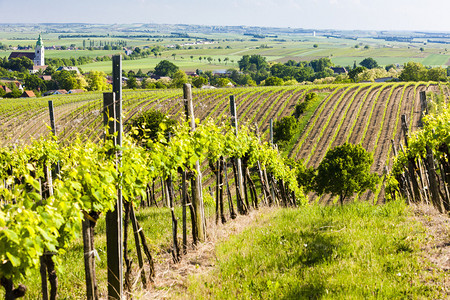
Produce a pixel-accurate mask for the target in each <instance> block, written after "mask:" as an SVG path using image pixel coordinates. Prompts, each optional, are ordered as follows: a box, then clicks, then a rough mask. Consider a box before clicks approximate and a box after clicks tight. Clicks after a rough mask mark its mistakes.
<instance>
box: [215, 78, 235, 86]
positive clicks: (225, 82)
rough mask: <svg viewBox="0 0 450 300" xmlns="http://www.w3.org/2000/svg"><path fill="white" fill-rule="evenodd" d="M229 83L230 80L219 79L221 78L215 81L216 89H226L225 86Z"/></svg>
mask: <svg viewBox="0 0 450 300" xmlns="http://www.w3.org/2000/svg"><path fill="white" fill-rule="evenodd" d="M230 82H231V81H230V79H228V78H225V77H221V78H218V79H217V81H216V85H217V86H218V87H226V86H228V84H230Z"/></svg>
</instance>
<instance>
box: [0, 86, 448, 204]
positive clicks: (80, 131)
mask: <svg viewBox="0 0 450 300" xmlns="http://www.w3.org/2000/svg"><path fill="white" fill-rule="evenodd" d="M309 91H316V92H320V93H321V94H323V95H324V97H323V100H322V102H321V103H320V104H319V105H318V106H317V108H316V109H315V111H314V113H313V115H312V116H311V117H310V119H309V120H305V122H307V123H306V126H305V127H304V128H303V131H302V132H301V134H300V136H299V138H298V139H297V140H296V141H295V143H294V144H293V146H292V148H291V149H288V151H287V152H288V153H289V156H290V157H292V158H295V159H297V160H303V161H304V163H305V164H306V165H307V166H314V167H317V166H318V164H319V163H320V161H321V160H322V159H323V157H324V155H325V153H326V152H327V151H328V150H329V149H331V148H333V147H335V146H337V145H341V144H343V143H344V142H350V143H355V144H358V143H359V144H361V145H362V146H363V147H364V148H365V149H366V150H368V151H370V152H372V153H373V155H374V164H373V166H372V171H374V172H376V173H377V174H379V175H380V176H382V174H383V172H384V171H385V167H388V168H389V167H390V165H391V164H392V156H393V154H392V150H391V149H392V148H391V140H394V141H395V143H396V144H399V142H400V140H401V139H402V134H401V124H400V121H399V120H400V116H401V115H402V114H405V115H407V121H408V122H409V128H410V130H412V131H414V130H415V129H416V128H417V126H418V121H419V119H420V115H421V111H420V103H419V92H420V91H427V92H428V91H434V92H442V93H444V92H445V93H446V92H447V88H446V86H444V87H440V86H438V85H435V84H428V83H383V84H381V83H378V84H367V83H366V84H347V85H327V86H325V85H324V86H313V85H312V86H289V87H254V88H234V89H214V90H195V91H194V95H193V96H194V103H195V113H196V117H197V118H199V119H200V120H205V119H207V118H212V119H214V120H215V121H216V122H217V123H220V122H222V121H226V119H227V118H228V116H229V109H230V108H229V96H230V95H235V97H236V101H237V110H238V115H239V120H240V122H246V123H248V124H249V125H252V126H255V125H257V126H258V128H259V130H260V133H261V136H262V137H263V138H264V139H266V140H267V139H268V131H269V120H270V119H274V120H277V119H280V118H282V117H284V116H288V115H292V114H293V111H294V108H295V105H296V104H297V103H298V102H299V101H303V97H304V95H305V94H306V93H307V92H309ZM48 100H52V101H53V103H54V107H55V119H56V130H57V136H58V138H59V139H60V140H61V141H63V142H64V141H70V140H71V139H74V138H75V137H76V136H81V137H82V138H91V139H94V140H98V139H100V138H101V137H102V132H103V131H102V115H101V112H102V101H103V100H102V94H100V93H84V94H78V95H69V96H51V97H46V98H39V99H33V100H25V99H20V100H14V101H11V100H6V99H5V100H2V102H1V105H0V120H1V121H0V122H1V136H2V137H3V139H2V140H1V141H0V142H1V144H2V145H3V146H6V145H11V144H15V143H22V142H23V143H26V142H28V141H29V140H30V139H31V138H38V137H39V136H41V135H45V134H47V133H48V124H49V122H50V121H49V116H48V109H47V101H48ZM123 108H124V123H125V130H128V127H127V126H126V125H127V122H128V121H129V120H130V119H131V118H133V117H135V116H137V115H139V114H140V113H141V112H142V111H146V110H149V109H156V110H161V111H163V112H167V113H168V114H170V115H172V116H173V118H175V119H181V118H182V117H183V110H184V107H183V102H182V91H181V90H167V91H151V90H138V91H130V90H125V91H124V94H123ZM380 191H381V188H380V189H379V190H378V191H377V193H376V195H373V194H371V193H370V194H366V195H363V196H361V197H363V198H364V199H369V198H372V199H373V197H374V196H375V197H379V199H381V198H382V197H383V196H384V195H383V193H380ZM312 199H313V198H312ZM326 201H331V199H328V200H326Z"/></svg>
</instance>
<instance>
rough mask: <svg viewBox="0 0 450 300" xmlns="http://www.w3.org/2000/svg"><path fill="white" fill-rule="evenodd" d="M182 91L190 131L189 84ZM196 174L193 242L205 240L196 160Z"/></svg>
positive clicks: (203, 211)
mask: <svg viewBox="0 0 450 300" xmlns="http://www.w3.org/2000/svg"><path fill="white" fill-rule="evenodd" d="M183 92H184V111H185V115H186V120H187V121H188V122H189V123H190V127H191V131H194V130H195V116H194V105H193V103H192V87H191V85H190V84H188V83H185V84H184V87H183ZM195 171H196V174H195V175H194V176H193V178H192V179H191V190H192V207H193V211H194V216H193V217H194V218H195V220H194V222H193V224H195V230H193V238H194V243H196V242H197V241H204V240H206V221H205V210H204V206H203V195H202V173H201V170H200V163H199V161H196V163H195Z"/></svg>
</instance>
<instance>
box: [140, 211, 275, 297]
mask: <svg viewBox="0 0 450 300" xmlns="http://www.w3.org/2000/svg"><path fill="white" fill-rule="evenodd" d="M276 209H277V208H269V207H262V208H259V209H258V210H252V211H250V213H249V214H248V215H243V216H239V215H238V216H237V217H236V219H234V220H232V219H228V221H227V222H226V223H225V224H221V223H220V221H219V224H218V225H216V223H215V218H212V219H211V220H210V221H209V222H208V225H207V234H208V237H207V241H206V242H203V243H199V244H198V245H197V246H196V247H195V248H193V247H192V246H191V247H190V248H188V250H187V253H186V254H185V255H183V256H182V258H181V262H179V263H174V262H173V260H172V255H171V254H170V253H167V254H161V255H160V256H159V257H157V258H156V261H155V273H156V277H155V280H154V283H153V284H152V286H151V287H150V288H149V289H148V290H146V291H145V292H142V293H139V294H138V295H134V296H135V297H136V298H141V297H142V299H172V298H174V297H176V298H179V297H180V295H183V293H184V291H186V289H187V279H188V277H189V276H190V275H201V274H206V273H207V272H209V271H211V270H212V269H213V268H214V266H215V246H216V244H217V243H218V242H221V241H224V240H226V239H227V238H229V237H230V236H232V235H236V234H239V233H241V232H242V231H244V230H245V229H246V228H248V227H249V226H250V225H251V224H253V223H254V222H255V221H256V220H258V219H260V218H263V217H264V216H268V215H270V212H272V211H274V210H276Z"/></svg>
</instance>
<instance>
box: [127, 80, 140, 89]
mask: <svg viewBox="0 0 450 300" xmlns="http://www.w3.org/2000/svg"><path fill="white" fill-rule="evenodd" d="M127 88H129V89H137V88H138V84H137V80H136V77H129V78H128V80H127Z"/></svg>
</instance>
